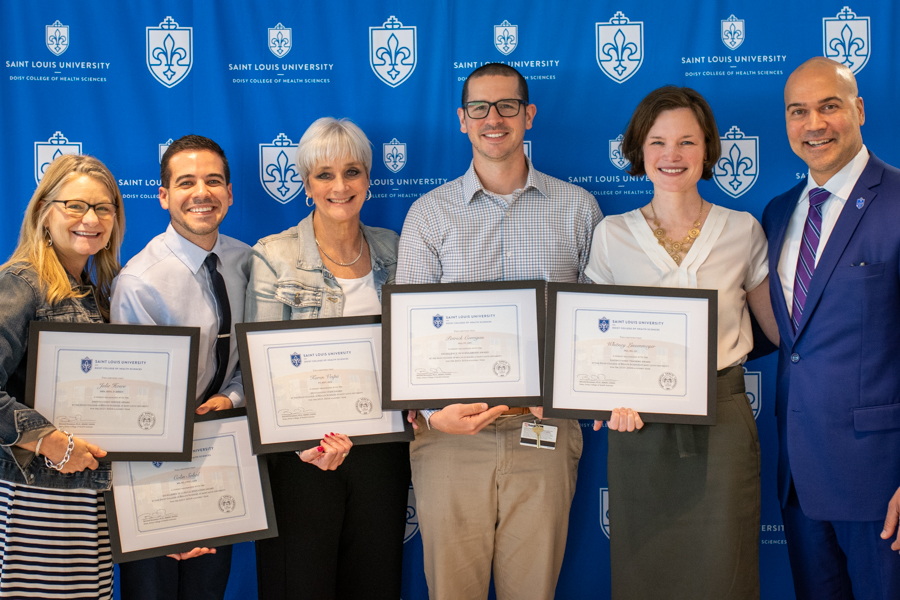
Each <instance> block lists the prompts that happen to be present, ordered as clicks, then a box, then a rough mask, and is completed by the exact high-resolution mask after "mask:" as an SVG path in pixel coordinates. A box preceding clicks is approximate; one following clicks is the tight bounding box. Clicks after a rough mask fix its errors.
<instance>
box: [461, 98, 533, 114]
mask: <svg viewBox="0 0 900 600" xmlns="http://www.w3.org/2000/svg"><path fill="white" fill-rule="evenodd" d="M523 104H525V101H524V100H519V99H518V98H509V99H507V100H497V101H496V102H488V101H486V100H472V101H471V102H466V103H465V104H463V108H464V109H465V111H466V115H468V117H469V118H470V119H483V118H485V117H486V116H488V113H490V112H491V107H492V106H496V107H497V114H499V115H500V116H501V117H515V116H516V115H518V114H519V109H520V108H521V106H522V105H523Z"/></svg>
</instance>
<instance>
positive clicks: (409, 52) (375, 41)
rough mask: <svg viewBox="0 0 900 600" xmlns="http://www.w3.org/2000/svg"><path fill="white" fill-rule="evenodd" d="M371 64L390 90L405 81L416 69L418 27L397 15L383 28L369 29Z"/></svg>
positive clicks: (385, 23) (386, 22)
mask: <svg viewBox="0 0 900 600" xmlns="http://www.w3.org/2000/svg"><path fill="white" fill-rule="evenodd" d="M369 64H370V65H371V67H372V70H373V71H375V74H376V75H377V76H378V78H379V79H381V80H382V81H383V82H385V83H386V84H388V85H389V86H391V87H397V86H398V85H400V84H401V83H403V82H404V81H406V80H407V79H408V78H409V76H410V75H412V72H413V71H414V70H415V68H416V28H415V27H407V26H404V25H403V23H401V22H400V21H398V20H397V18H396V17H394V16H391V17H390V18H389V19H388V20H387V21H385V22H384V24H383V25H382V26H381V27H369Z"/></svg>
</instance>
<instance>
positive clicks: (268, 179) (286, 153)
mask: <svg viewBox="0 0 900 600" xmlns="http://www.w3.org/2000/svg"><path fill="white" fill-rule="evenodd" d="M296 154H297V144H294V143H292V142H291V140H290V139H288V137H287V136H286V135H284V134H283V133H279V134H278V136H277V137H276V138H275V139H274V140H272V143H271V144H260V145H259V181H260V182H261V183H262V185H263V188H265V190H266V193H267V194H269V195H270V196H272V197H273V198H275V200H277V201H278V202H280V203H282V204H287V203H288V202H290V201H291V200H293V199H294V198H296V197H297V196H298V195H299V194H300V191H301V190H302V189H303V180H302V179H300V173H298V172H297V166H296V165H295V164H294V156H295V155H296Z"/></svg>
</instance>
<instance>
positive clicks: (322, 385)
mask: <svg viewBox="0 0 900 600" xmlns="http://www.w3.org/2000/svg"><path fill="white" fill-rule="evenodd" d="M235 328H236V331H237V336H238V350H239V352H240V356H241V371H242V375H243V378H244V397H245V399H246V401H247V416H248V418H249V421H250V436H251V439H252V441H253V452H254V453H255V454H267V453H272V452H286V451H292V450H306V449H308V448H311V447H313V446H317V445H318V444H319V441H320V440H321V439H322V438H323V437H324V436H325V434H326V433H330V432H338V433H344V434H346V435H348V436H350V439H351V440H352V441H353V443H354V444H372V443H378V442H393V441H410V440H412V439H413V437H414V436H413V430H412V425H410V424H409V423H407V422H406V419H405V418H404V415H403V413H402V412H401V411H399V410H385V409H384V408H383V407H382V402H381V362H382V361H381V317H377V316H370V317H343V318H339V319H303V320H298V321H276V322H266V323H238V324H237V325H236V326H235Z"/></svg>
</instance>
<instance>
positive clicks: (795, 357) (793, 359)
mask: <svg viewBox="0 0 900 600" xmlns="http://www.w3.org/2000/svg"><path fill="white" fill-rule="evenodd" d="M791 362H792V363H798V362H800V355H799V354H797V353H796V352H794V353H793V354H791Z"/></svg>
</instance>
